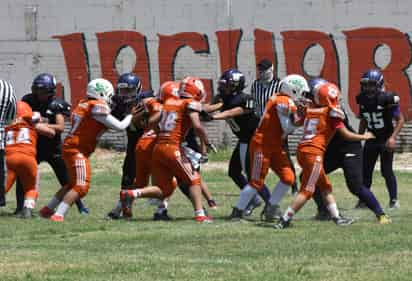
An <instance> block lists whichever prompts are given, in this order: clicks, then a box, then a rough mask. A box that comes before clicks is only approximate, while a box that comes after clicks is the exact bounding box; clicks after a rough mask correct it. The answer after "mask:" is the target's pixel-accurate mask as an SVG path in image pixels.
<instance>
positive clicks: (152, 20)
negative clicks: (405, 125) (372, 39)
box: [0, 0, 412, 142]
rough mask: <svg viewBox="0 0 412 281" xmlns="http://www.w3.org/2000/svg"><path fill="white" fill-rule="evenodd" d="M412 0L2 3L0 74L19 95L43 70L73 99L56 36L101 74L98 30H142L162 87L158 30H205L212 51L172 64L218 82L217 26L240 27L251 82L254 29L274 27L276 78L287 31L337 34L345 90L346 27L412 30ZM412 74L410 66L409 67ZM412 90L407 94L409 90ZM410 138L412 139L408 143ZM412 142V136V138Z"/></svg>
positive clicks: (181, 56) (315, 65) (317, 63)
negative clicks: (68, 39) (80, 49)
mask: <svg viewBox="0 0 412 281" xmlns="http://www.w3.org/2000/svg"><path fill="white" fill-rule="evenodd" d="M411 15H412V1H407V0H397V1H395V0H393V1H385V0H368V1H362V0H312V1H311V0H300V1H299V0H256V1H251V0H198V1H193V0H173V1H172V0H169V1H166V0H163V1H162V0H152V1H143V0H140V1H138V0H135V1H133V0H112V1H109V0H106V1H98V0H75V1H67V0H66V1H53V0H26V1H23V0H2V1H0V77H1V78H3V79H8V80H11V82H12V83H13V84H14V85H15V88H16V89H17V93H18V95H19V96H22V95H24V94H25V93H27V92H28V91H29V89H30V84H31V81H32V79H33V77H34V76H35V75H36V74H39V73H41V72H50V73H53V74H55V75H56V77H57V80H58V81H60V82H61V83H62V84H63V85H64V87H65V92H66V96H70V83H69V78H68V73H67V69H66V62H65V60H64V56H63V55H64V54H63V50H62V48H61V45H60V42H59V40H57V39H53V38H52V36H55V35H65V34H70V33H78V32H80V33H84V36H85V38H86V47H87V51H88V55H89V64H90V75H91V78H96V77H100V76H101V62H100V57H99V50H98V47H97V40H96V33H98V32H108V31H114V30H132V31H138V32H140V33H142V34H143V35H145V36H146V38H147V48H148V55H149V61H150V72H151V73H150V74H151V86H152V88H153V89H157V88H158V86H159V60H158V48H159V44H158V43H159V42H158V36H157V34H163V35H172V34H175V33H179V32H199V33H201V34H206V35H207V38H208V44H209V47H210V53H209V54H194V53H193V51H192V50H191V49H190V48H188V47H185V48H183V49H181V50H180V51H179V52H178V54H177V57H176V61H175V75H176V78H181V77H182V76H184V75H187V74H196V75H198V76H200V77H202V78H208V79H213V80H216V79H217V78H218V76H219V74H220V60H219V51H218V46H217V39H216V34H215V32H216V31H221V30H230V29H241V30H242V32H243V35H242V38H241V42H240V44H239V52H238V67H239V69H240V70H241V71H243V72H244V73H245V74H246V76H247V78H248V80H249V84H250V82H251V81H252V80H253V79H254V78H255V63H256V62H255V50H254V35H253V32H254V30H255V29H256V28H260V29H264V30H267V31H271V32H273V35H274V44H275V48H276V53H277V59H278V76H280V77H282V76H284V75H285V74H286V67H285V56H284V50H283V44H282V43H283V37H282V36H281V32H283V31H290V30H317V31H320V32H325V33H330V34H332V35H333V39H334V43H335V45H336V49H337V53H338V57H339V70H338V71H339V74H340V85H341V88H342V93H343V94H344V96H346V94H347V91H348V84H349V83H348V82H349V81H348V80H349V69H348V54H347V42H346V37H345V35H344V34H343V33H342V31H344V30H353V29H357V28H364V27H390V28H395V29H398V30H399V31H401V32H402V33H407V34H409V35H410V34H411V32H412V21H411V20H410V19H411ZM390 57H391V51H390V49H388V48H381V49H380V50H379V51H378V52H377V54H376V57H375V59H376V63H377V65H378V66H385V65H386V64H387V63H388V62H389V61H390ZM134 60H135V56H134V54H133V52H132V51H130V50H127V49H126V50H124V51H122V52H121V53H120V56H119V58H118V61H117V64H116V67H117V70H118V72H124V71H130V70H131V69H132V68H133V66H134ZM322 64H323V51H322V50H321V48H320V47H317V48H313V49H311V50H310V51H309V52H308V53H307V56H306V58H305V60H304V68H305V70H306V71H307V73H309V74H312V75H316V74H318V73H319V71H320V69H321V66H322ZM407 73H408V75H409V76H411V75H412V69H411V68H410V67H408V68H407ZM408 95H410V93H408ZM212 127H213V131H214V132H215V133H214V139H215V140H216V141H217V142H220V141H222V134H221V132H222V130H223V128H226V129H227V127H225V126H224V125H223V124H219V125H214V126H212ZM410 138H411V137H407V139H406V140H407V142H409V139H410ZM411 142H412V141H411Z"/></svg>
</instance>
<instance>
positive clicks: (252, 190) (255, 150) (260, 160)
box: [229, 141, 270, 220]
mask: <svg viewBox="0 0 412 281" xmlns="http://www.w3.org/2000/svg"><path fill="white" fill-rule="evenodd" d="M249 153H250V181H249V183H248V184H247V185H246V186H245V187H244V188H243V189H242V191H241V192H240V194H239V199H238V201H237V203H236V207H234V208H233V210H232V214H231V215H230V216H229V219H232V220H238V219H239V218H241V217H242V216H243V213H244V211H245V209H246V208H247V206H248V204H249V203H250V202H251V200H252V199H253V197H254V196H256V194H257V193H258V191H262V190H263V189H264V182H265V178H266V175H267V173H268V171H269V164H270V159H269V158H268V157H266V155H265V154H264V152H263V149H262V147H261V146H259V145H258V144H255V143H253V141H252V142H251V144H250V147H249ZM267 197H268V198H270V193H269V194H268V195H267Z"/></svg>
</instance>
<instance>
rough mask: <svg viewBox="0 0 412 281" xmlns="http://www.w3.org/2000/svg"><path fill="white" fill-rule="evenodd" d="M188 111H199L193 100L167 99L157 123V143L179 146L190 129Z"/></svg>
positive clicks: (198, 106)
mask: <svg viewBox="0 0 412 281" xmlns="http://www.w3.org/2000/svg"><path fill="white" fill-rule="evenodd" d="M190 111H198V112H200V111H201V105H200V103H199V102H197V101H195V100H193V99H169V100H167V101H166V102H165V103H164V105H163V110H162V117H161V120H160V123H159V134H158V143H168V144H175V145H180V144H181V143H182V141H183V139H184V137H185V136H186V133H187V131H188V130H189V129H190V128H191V126H192V122H191V120H190V117H189V113H190Z"/></svg>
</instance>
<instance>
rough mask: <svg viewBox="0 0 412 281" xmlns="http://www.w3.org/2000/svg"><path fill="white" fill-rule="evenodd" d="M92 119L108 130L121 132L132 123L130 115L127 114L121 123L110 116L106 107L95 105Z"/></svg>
mask: <svg viewBox="0 0 412 281" xmlns="http://www.w3.org/2000/svg"><path fill="white" fill-rule="evenodd" d="M92 117H93V118H94V119H95V120H96V121H97V122H100V123H102V124H103V125H105V126H106V127H107V128H108V129H113V130H117V131H121V130H124V129H126V128H127V127H129V125H130V122H131V121H132V114H128V115H127V116H126V117H125V118H123V120H122V121H120V120H119V119H117V118H116V117H114V116H113V115H111V114H110V109H109V107H108V106H107V105H103V104H97V105H94V107H93V109H92Z"/></svg>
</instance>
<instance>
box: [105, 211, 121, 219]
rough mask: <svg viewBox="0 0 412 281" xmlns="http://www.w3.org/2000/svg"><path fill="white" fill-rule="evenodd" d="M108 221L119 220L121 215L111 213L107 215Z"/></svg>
mask: <svg viewBox="0 0 412 281" xmlns="http://www.w3.org/2000/svg"><path fill="white" fill-rule="evenodd" d="M106 219H107V220H118V219H120V214H116V213H115V212H113V211H112V212H110V213H108V214H107V215H106Z"/></svg>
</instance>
